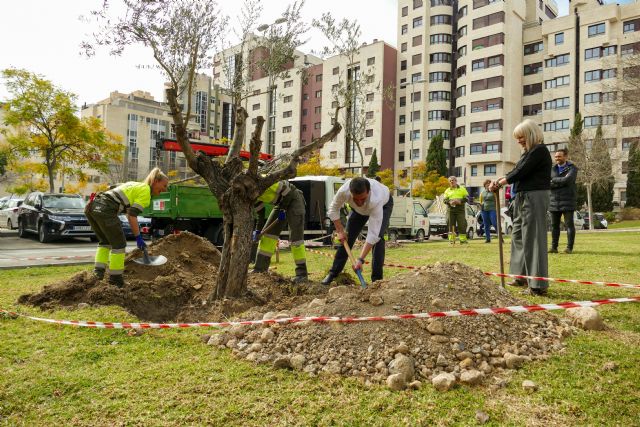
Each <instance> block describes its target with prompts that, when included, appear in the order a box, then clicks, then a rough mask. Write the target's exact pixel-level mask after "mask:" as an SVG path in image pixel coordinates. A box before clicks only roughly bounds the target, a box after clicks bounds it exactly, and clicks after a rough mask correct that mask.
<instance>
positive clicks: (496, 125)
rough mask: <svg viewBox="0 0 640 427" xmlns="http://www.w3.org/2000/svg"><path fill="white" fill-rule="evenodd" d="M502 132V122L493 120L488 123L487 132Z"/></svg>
mask: <svg viewBox="0 0 640 427" xmlns="http://www.w3.org/2000/svg"><path fill="white" fill-rule="evenodd" d="M497 130H502V120H492V121H489V122H487V132H494V131H497Z"/></svg>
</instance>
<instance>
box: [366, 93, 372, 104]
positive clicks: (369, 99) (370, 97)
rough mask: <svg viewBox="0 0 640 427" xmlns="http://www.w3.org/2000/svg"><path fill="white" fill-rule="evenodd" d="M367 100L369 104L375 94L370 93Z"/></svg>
mask: <svg viewBox="0 0 640 427" xmlns="http://www.w3.org/2000/svg"><path fill="white" fill-rule="evenodd" d="M365 99H366V100H367V102H371V101H373V93H368V94H367V96H366V98H365Z"/></svg>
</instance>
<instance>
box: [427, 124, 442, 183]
mask: <svg viewBox="0 0 640 427" xmlns="http://www.w3.org/2000/svg"><path fill="white" fill-rule="evenodd" d="M426 163H427V164H426V167H427V171H433V172H435V173H436V174H438V175H440V176H446V175H447V154H446V153H445V151H444V137H443V136H442V134H441V133H438V134H437V135H436V136H434V137H433V138H431V143H430V144H429V150H428V151H427V162H426Z"/></svg>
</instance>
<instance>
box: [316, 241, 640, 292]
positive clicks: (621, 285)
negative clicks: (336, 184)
mask: <svg viewBox="0 0 640 427" xmlns="http://www.w3.org/2000/svg"><path fill="white" fill-rule="evenodd" d="M307 251H309V252H312V253H315V254H318V255H322V256H325V257H329V258H333V255H331V254H328V253H326V252H322V251H316V250H313V249H307ZM365 263H366V264H369V261H366V262H365ZM384 266H385V267H396V268H405V269H409V270H416V269H419V268H420V267H415V266H412V265H401V264H384ZM483 274H484V275H485V276H496V277H510V278H514V279H533V280H544V281H546V282H560V283H579V284H583V285H603V286H611V287H614V288H632V289H640V285H634V284H630V283H615V282H600V281H592V280H576V279H558V278H555V277H538V276H525V275H522V274H506V273H504V274H502V273H492V272H483Z"/></svg>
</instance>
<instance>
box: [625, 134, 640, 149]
mask: <svg viewBox="0 0 640 427" xmlns="http://www.w3.org/2000/svg"><path fill="white" fill-rule="evenodd" d="M634 142H635V143H639V144H640V138H638V137H635V138H622V151H629V148H631V144H633V143H634Z"/></svg>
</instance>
